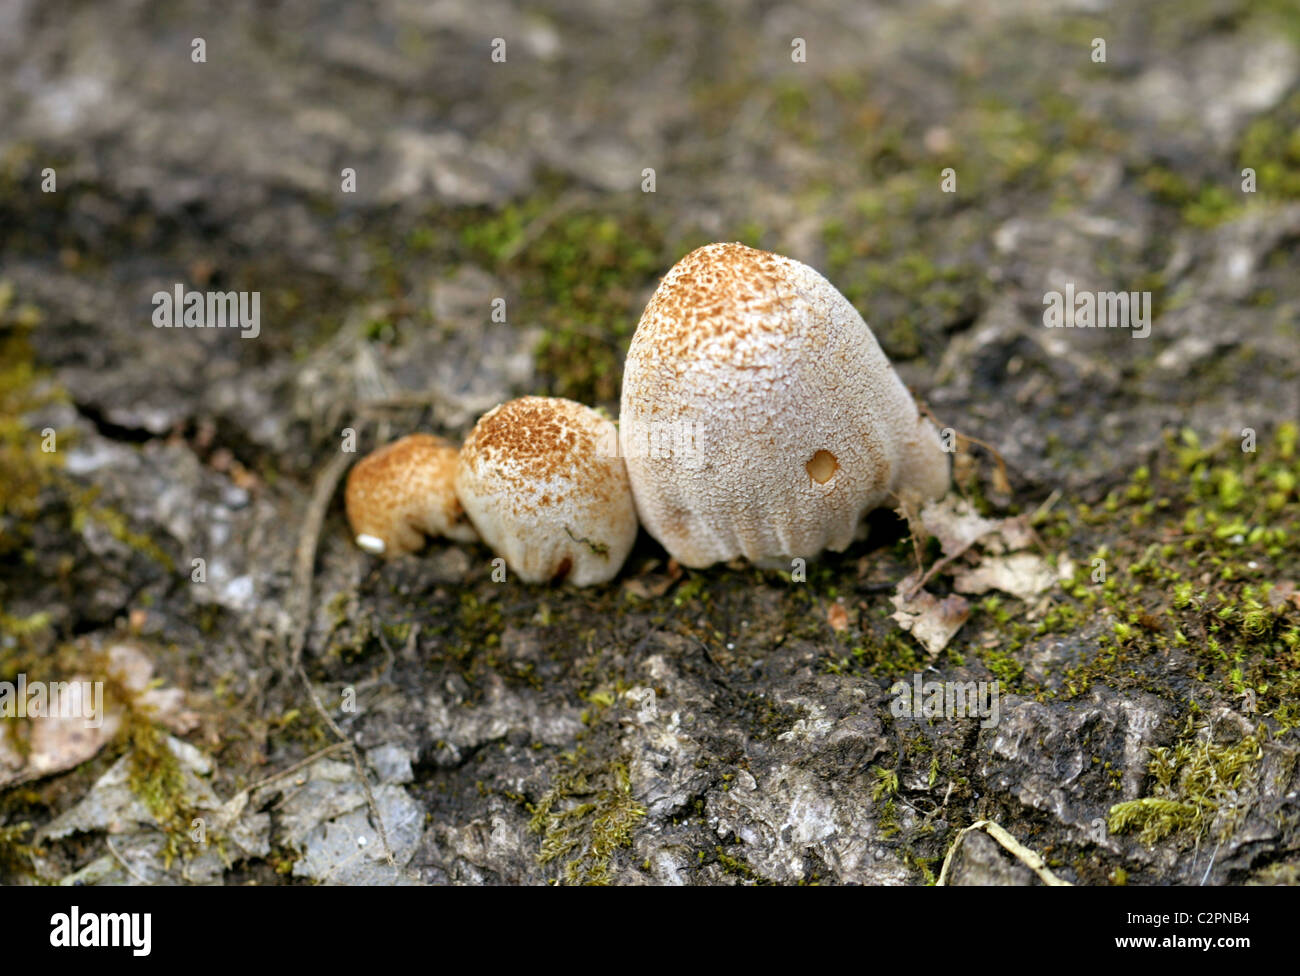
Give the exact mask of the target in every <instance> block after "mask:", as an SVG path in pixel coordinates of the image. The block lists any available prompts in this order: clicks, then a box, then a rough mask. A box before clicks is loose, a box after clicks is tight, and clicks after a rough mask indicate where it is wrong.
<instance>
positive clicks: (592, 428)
mask: <svg viewBox="0 0 1300 976" xmlns="http://www.w3.org/2000/svg"><path fill="white" fill-rule="evenodd" d="M456 494H457V495H458V496H459V497H460V500H461V504H463V505H464V506H465V511H466V513H467V514H468V515H469V517H470V520H471V521H472V522H473V523H474V525H475V527H476V528H477V529H478V531H479V534H480V535H481V536H482V537H483V541H484V542H486V543H487V544H488V545H489V546H491V547H492V550H493V551H494V552H496V553H497V554H498V555H500V556H503V557H504V558H505V561H506V565H508V566H509V567H510V569H511V570H512V571H513V572H514V573H515V574H516V575H518V576H519V578H520V579H521V580H523V581H524V582H526V583H545V582H549V581H557V582H558V581H559V580H567V581H568V582H571V583H573V584H575V585H577V586H587V585H588V584H591V583H603V582H605V581H607V580H610V579H613V578H614V576H615V574H617V573H618V571H619V568H620V567H621V566H622V565H623V561H624V560H625V559H627V554H628V553H629V552H631V550H632V544H633V543H634V542H635V541H636V532H637V520H636V506H635V505H634V504H633V501H632V491H631V488H630V486H629V485H628V480H627V469H626V468H625V466H624V464H623V459H622V458H621V457H619V456H618V433H617V430H616V428H615V427H614V425H613V423H611V422H610V421H609V420H606V419H605V418H604V417H602V416H601V415H600V414H598V413H596V411H594V410H592V409H590V408H589V407H584V406H583V405H582V404H580V403H574V402H573V401H572V400H562V399H556V398H551V397H522V398H520V399H518V400H511V401H510V402H509V403H503V404H501V405H500V406H499V407H495V408H494V409H492V410H491V411H489V412H488V413H486V414H485V415H484V416H483V417H482V418H480V419H479V422H478V423H477V424H476V425H475V426H474V430H473V431H471V432H470V435H469V438H468V439H467V440H466V441H465V446H464V447H462V448H461V452H460V465H459V467H458V469H457V471H456Z"/></svg>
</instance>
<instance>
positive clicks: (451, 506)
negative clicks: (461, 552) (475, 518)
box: [344, 434, 478, 558]
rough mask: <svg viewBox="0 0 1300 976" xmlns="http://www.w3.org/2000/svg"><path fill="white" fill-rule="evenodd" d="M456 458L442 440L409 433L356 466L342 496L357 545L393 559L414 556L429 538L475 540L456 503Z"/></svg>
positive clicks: (455, 454)
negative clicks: (426, 538)
mask: <svg viewBox="0 0 1300 976" xmlns="http://www.w3.org/2000/svg"><path fill="white" fill-rule="evenodd" d="M458 453H459V452H457V450H456V448H455V446H454V445H452V444H449V443H448V442H447V441H444V440H443V439H442V438H440V437H434V436H433V435H431V434H411V435H410V436H408V437H403V438H401V439H400V440H396V441H393V443H391V444H386V445H385V446H383V447H381V448H379V449H378V450H376V451H372V452H371V453H370V454H367V455H366V456H365V457H363V458H362V459H361V460H360V461H358V462H357V463H356V464H355V465H354V466H353V468H352V470H351V471H350V472H348V484H347V489H346V491H345V492H344V502H345V504H346V506H347V511H348V523H349V524H350V525H351V526H352V535H353V538H355V539H356V541H357V545H359V546H360V547H361V548H362V549H364V550H366V551H367V552H372V553H375V554H376V555H382V556H386V557H389V558H391V557H393V556H400V555H402V554H403V553H408V552H415V551H416V550H417V549H419V548H421V547H422V546H423V545H424V538H425V536H426V535H428V536H438V535H444V536H446V537H447V538H449V539H455V540H457V541H460V542H473V541H474V540H475V539H477V538H478V536H477V535H475V533H474V528H473V526H471V525H470V524H469V522H468V521H467V520H466V518H465V513H464V511H463V510H462V509H461V507H460V502H458V501H457V500H456V491H455V487H454V480H455V477H456V457H457V454H458Z"/></svg>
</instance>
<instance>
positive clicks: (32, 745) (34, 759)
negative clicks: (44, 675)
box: [0, 643, 199, 787]
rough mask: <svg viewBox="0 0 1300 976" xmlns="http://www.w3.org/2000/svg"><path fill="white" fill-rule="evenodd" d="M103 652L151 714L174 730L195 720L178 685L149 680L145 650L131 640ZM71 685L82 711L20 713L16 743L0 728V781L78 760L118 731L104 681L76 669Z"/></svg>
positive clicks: (117, 712)
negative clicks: (21, 737) (20, 741)
mask: <svg viewBox="0 0 1300 976" xmlns="http://www.w3.org/2000/svg"><path fill="white" fill-rule="evenodd" d="M107 658H108V661H107V670H108V673H109V674H110V675H111V676H112V677H113V679H114V681H115V682H116V683H117V684H118V685H120V686H121V687H122V688H123V689H124V690H126V691H127V692H128V693H129V694H130V695H131V696H132V704H133V706H134V707H136V708H143V709H145V710H146V712H147V714H149V716H150V717H151V718H153V719H154V720H155V721H158V722H160V723H161V724H163V725H165V726H166V727H167V728H169V729H171V730H172V731H173V732H180V733H184V732H189V731H192V730H193V729H194V727H195V726H197V725H198V722H199V718H198V716H197V715H196V714H194V713H193V712H191V711H188V710H186V709H185V707H184V703H185V695H184V692H182V691H181V690H180V689H179V688H156V687H153V686H152V685H153V661H152V660H151V659H150V658H149V656H148V655H147V654H146V653H145V652H144V650H142V649H141V648H139V647H137V646H136V645H134V644H129V643H120V644H114V645H113V646H112V647H110V648H109V650H108V655H107ZM74 686H75V687H76V688H77V689H78V690H81V689H84V691H83V692H82V698H81V699H80V700H77V705H78V706H79V707H78V709H77V710H78V711H79V712H81V714H78V715H59V716H39V717H26V718H23V719H19V720H18V721H19V723H21V724H19V726H18V729H21V730H23V731H25V733H26V741H25V743H24V744H23V748H21V749H20V748H19V747H18V745H17V743H16V742H15V740H14V738H13V736H11V735H9V734H0V787H4V786H9V785H12V784H14V783H25V782H27V781H29V780H33V779H40V778H41V777H44V776H49V775H51V774H53V773H60V772H63V771H64V770H66V769H72V768H73V767H74V766H79V765H81V764H82V763H83V762H85V761H86V760H88V759H91V758H93V757H94V756H95V754H96V753H98V752H99V750H100V749H102V748H104V746H105V745H107V744H108V743H109V742H111V741H112V740H113V738H114V736H116V735H117V732H118V729H120V728H121V726H122V706H121V703H120V702H113V701H111V700H109V697H108V695H107V694H106V693H105V689H104V687H103V684H102V683H100V682H92V681H91V679H90V678H88V677H87V676H86V675H77V676H76V677H74V678H72V679H71V680H70V681H67V682H66V687H67V688H68V689H69V690H70V689H72V688H73V687H74ZM96 686H98V688H97V690H96ZM46 692H47V694H48V695H49V697H51V698H52V697H53V693H52V689H49V688H47V689H46ZM24 708H25V706H24ZM5 724H6V726H7V725H9V723H7V722H6V723H5ZM16 731H17V730H16ZM7 732H8V729H7V728H0V733H7Z"/></svg>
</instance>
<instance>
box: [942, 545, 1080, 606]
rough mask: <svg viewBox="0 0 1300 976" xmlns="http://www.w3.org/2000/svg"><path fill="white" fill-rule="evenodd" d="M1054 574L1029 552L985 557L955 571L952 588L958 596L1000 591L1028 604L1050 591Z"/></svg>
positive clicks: (1050, 568)
mask: <svg viewBox="0 0 1300 976" xmlns="http://www.w3.org/2000/svg"><path fill="white" fill-rule="evenodd" d="M1055 583H1056V573H1055V572H1054V571H1053V570H1052V567H1051V566H1050V565H1049V564H1048V562H1047V560H1046V559H1043V558H1042V557H1041V556H1038V555H1035V554H1034V553H1032V552H1016V553H1012V554H1011V555H1009V556H985V557H984V559H982V560H981V561H980V562H979V564H978V565H976V566H962V567H960V568H958V570H957V573H956V575H955V576H954V578H953V588H954V589H956V590H957V592H959V593H987V592H988V591H989V590H1001V591H1002V592H1003V593H1009V594H1011V595H1012V596H1014V597H1019V598H1020V599H1021V600H1025V601H1026V602H1028V601H1029V600H1031V599H1032V598H1033V597H1036V596H1038V594H1040V593H1043V592H1045V591H1047V590H1049V589H1051V588H1052V586H1053V585H1055Z"/></svg>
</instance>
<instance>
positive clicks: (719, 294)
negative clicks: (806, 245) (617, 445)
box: [620, 244, 949, 567]
mask: <svg viewBox="0 0 1300 976" xmlns="http://www.w3.org/2000/svg"><path fill="white" fill-rule="evenodd" d="M620 426H621V428H622V430H621V437H622V439H623V451H624V454H625V457H626V462H627V469H628V477H629V478H630V479H631V482H632V491H633V494H634V495H635V497H636V506H637V512H638V514H639V515H640V517H641V522H642V523H643V524H644V525H645V527H646V530H647V531H649V533H650V534H651V535H652V536H654V537H655V538H656V539H658V540H659V542H661V543H662V544H663V546H664V548H665V549H667V550H668V552H669V553H671V554H672V555H673V556H674V557H675V558H676V559H677V561H678V562H680V563H682V564H683V565H686V566H692V567H700V566H707V565H709V564H710V563H714V562H718V561H720V560H727V559H732V558H734V557H736V556H744V557H745V558H747V559H749V560H751V561H753V562H764V563H769V564H771V563H774V562H776V561H778V560H782V561H784V560H788V559H791V558H793V557H804V558H807V557H811V556H814V555H816V554H817V553H818V552H820V551H821V550H822V549H826V548H829V549H834V550H840V549H843V548H845V547H846V546H847V545H848V544H849V543H850V542H851V541H852V540H853V535H854V530H855V528H856V527H857V524H858V521H859V519H860V518H861V516H862V514H863V513H864V512H866V511H868V510H869V509H872V508H875V507H876V506H877V505H880V504H882V503H886V502H889V503H892V504H897V503H898V502H900V501H901V502H906V503H908V504H911V505H916V504H918V503H919V502H921V501H922V500H927V499H931V498H938V497H940V496H942V495H943V494H944V493H945V492H946V491H947V488H948V478H949V476H948V458H947V456H946V454H945V452H944V451H943V449H942V447H941V446H940V443H939V437H938V434H937V432H936V431H935V429H934V426H933V425H932V424H931V423H930V422H929V421H928V420H925V419H923V418H922V417H921V416H920V414H919V413H918V411H917V407H916V404H915V402H914V401H913V400H912V397H911V394H909V393H908V391H907V388H906V387H905V386H904V385H903V383H902V381H901V380H900V379H899V378H898V374H896V373H895V372H894V370H893V367H891V366H890V364H889V360H888V359H887V358H886V357H885V354H884V353H883V352H882V351H881V349H880V346H879V344H877V342H876V339H875V336H873V335H872V334H871V330H870V329H869V328H868V327H867V324H866V322H864V321H863V320H862V316H861V315H859V314H858V312H857V310H856V309H854V308H853V306H852V305H851V304H849V302H848V300H847V299H845V298H844V296H843V295H841V294H840V293H839V292H838V291H836V289H835V288H834V286H832V285H831V283H830V282H829V281H827V280H826V279H825V278H823V277H822V276H821V275H820V274H818V273H817V272H816V271H814V270H813V269H812V268H810V267H808V266H807V265H805V264H801V263H799V262H798V261H793V260H791V259H789V258H785V257H781V256H780V255H776V254H769V253H767V252H766V251H758V250H754V249H753V248H750V247H746V246H744V245H743V244H710V245H708V246H706V247H702V248H699V249H698V250H695V251H692V252H691V253H690V254H688V255H686V257H684V258H682V260H681V261H679V262H678V263H677V264H675V265H674V266H673V267H672V269H670V270H669V272H668V274H667V275H666V276H665V277H664V279H663V281H662V282H660V284H659V287H658V289H657V290H656V291H655V293H654V296H653V297H652V298H651V299H650V304H649V305H648V306H647V307H646V310H645V312H644V314H643V315H642V316H641V321H640V323H639V324H638V325H637V329H636V334H635V335H634V336H633V337H632V345H631V348H630V349H629V350H628V355H627V364H626V367H625V368H624V371H623V400H622V409H621V417H620Z"/></svg>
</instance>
